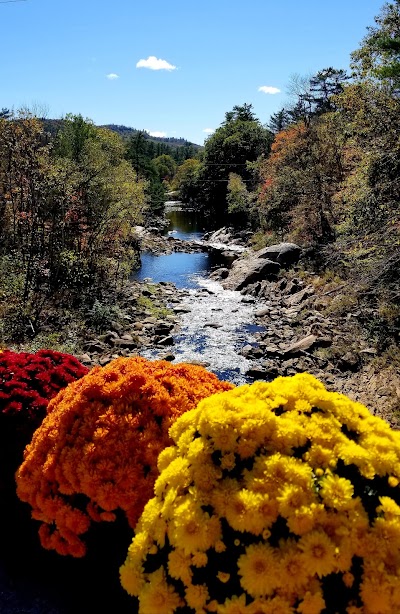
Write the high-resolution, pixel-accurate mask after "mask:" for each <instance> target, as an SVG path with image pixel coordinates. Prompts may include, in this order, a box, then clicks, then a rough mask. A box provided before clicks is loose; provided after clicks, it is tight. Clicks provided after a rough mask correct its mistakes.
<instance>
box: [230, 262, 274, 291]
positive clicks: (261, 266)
mask: <svg viewBox="0 0 400 614" xmlns="http://www.w3.org/2000/svg"><path fill="white" fill-rule="evenodd" d="M280 268H281V267H280V265H279V264H278V263H277V262H273V261H272V260H265V259H263V258H257V259H256V260H253V261H249V262H248V266H247V267H246V272H245V275H244V278H243V279H242V280H241V281H240V282H239V283H238V284H237V285H236V287H235V288H234V290H242V289H243V288H245V287H246V286H248V285H249V284H251V283H254V282H255V281H259V280H261V279H265V278H267V277H274V276H275V275H276V274H277V273H278V272H279V270H280Z"/></svg>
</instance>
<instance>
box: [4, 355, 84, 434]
mask: <svg viewBox="0 0 400 614" xmlns="http://www.w3.org/2000/svg"><path fill="white" fill-rule="evenodd" d="M88 371H89V369H88V368H87V367H85V366H84V365H82V364H81V363H80V362H79V360H78V359H77V358H75V357H74V356H71V355H69V354H63V353H62V352H56V351H55V350H39V351H38V352H36V353H35V354H31V353H29V352H12V351H10V350H5V351H3V352H2V353H1V354H0V413H1V414H4V415H14V416H17V415H19V414H23V420H24V421H26V420H28V421H29V422H34V423H36V424H37V426H39V424H40V423H41V421H42V420H43V418H44V416H45V415H46V409H47V405H48V403H49V401H50V400H51V399H52V398H53V397H55V396H56V394H57V393H58V392H59V391H60V390H61V388H65V387H66V386H67V385H68V384H70V383H71V382H74V381H75V380H76V379H79V378H80V377H82V376H83V375H86V373H88Z"/></svg>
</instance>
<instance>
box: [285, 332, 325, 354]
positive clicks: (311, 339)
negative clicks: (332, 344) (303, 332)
mask: <svg viewBox="0 0 400 614" xmlns="http://www.w3.org/2000/svg"><path fill="white" fill-rule="evenodd" d="M316 342H317V337H316V336H315V335H307V337H303V339H300V340H299V341H296V343H293V344H292V345H290V346H289V347H288V348H286V349H285V350H284V354H296V353H297V352H301V351H303V350H309V349H310V348H312V347H313V346H314V345H315V344H316Z"/></svg>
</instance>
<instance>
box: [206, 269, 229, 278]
mask: <svg viewBox="0 0 400 614" xmlns="http://www.w3.org/2000/svg"><path fill="white" fill-rule="evenodd" d="M228 275H229V269H227V268H226V267H222V268H220V269H217V270H216V271H213V272H212V273H211V274H210V279H226V278H227V277H228Z"/></svg>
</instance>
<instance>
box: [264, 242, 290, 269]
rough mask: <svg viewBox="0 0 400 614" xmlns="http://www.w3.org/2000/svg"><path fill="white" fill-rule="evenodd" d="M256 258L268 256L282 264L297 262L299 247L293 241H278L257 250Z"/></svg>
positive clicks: (287, 264)
mask: <svg viewBox="0 0 400 614" xmlns="http://www.w3.org/2000/svg"><path fill="white" fill-rule="evenodd" d="M256 255H257V257H258V258H268V259H269V260H273V261H274V262H279V264H281V265H282V266H289V265H292V264H297V262H298V261H299V259H300V255H301V247H299V246H298V245H296V244H295V243H278V244H277V245H270V246H269V247H264V249H262V250H260V251H258V252H257V254H256Z"/></svg>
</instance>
